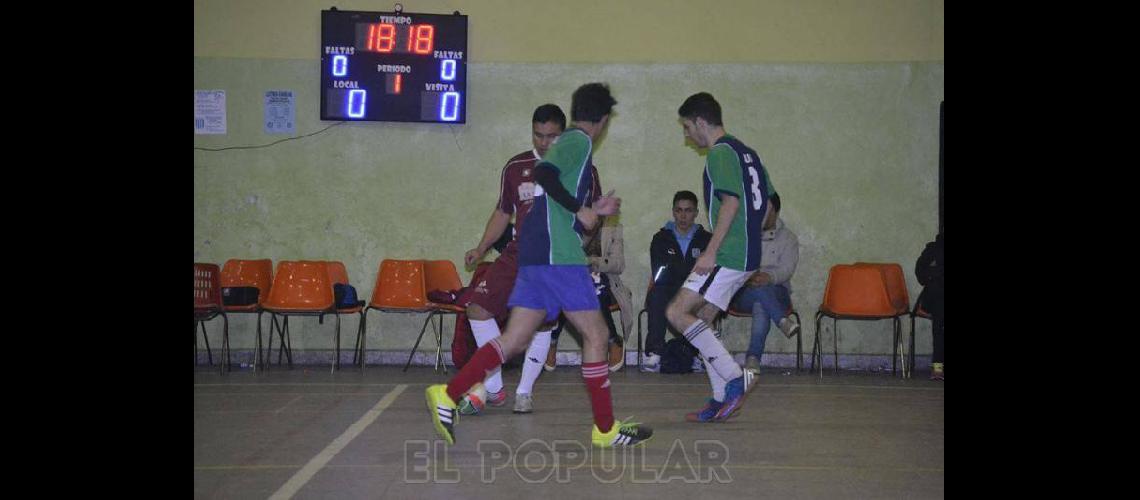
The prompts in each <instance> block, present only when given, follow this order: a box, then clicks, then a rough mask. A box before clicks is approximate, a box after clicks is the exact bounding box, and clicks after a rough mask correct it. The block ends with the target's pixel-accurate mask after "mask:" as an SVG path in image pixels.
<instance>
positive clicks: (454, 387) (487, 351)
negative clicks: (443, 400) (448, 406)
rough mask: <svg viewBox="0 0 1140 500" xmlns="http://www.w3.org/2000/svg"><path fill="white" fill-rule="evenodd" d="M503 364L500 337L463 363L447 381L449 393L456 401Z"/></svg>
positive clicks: (492, 340)
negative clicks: (461, 367)
mask: <svg viewBox="0 0 1140 500" xmlns="http://www.w3.org/2000/svg"><path fill="white" fill-rule="evenodd" d="M502 365H503V350H502V348H500V347H499V340H498V339H491V340H490V341H488V342H487V343H486V344H483V347H480V348H479V350H478V351H475V354H474V355H473V356H471V359H470V360H469V361H467V364H466V365H463V369H462V370H459V373H456V374H455V376H454V377H452V378H451V381H450V382H448V383H447V395H448V396H451V400H452V401H455V402H456V403H458V402H459V400H460V399H461V398H462V397H463V395H464V394H467V391H469V390H471V387H473V386H474V385H475V384H478V383H479V382H482V381H483V379H485V378H487V375H488V374H489V373H491V372H493V371H495V369H496V368H498V367H500V366H502Z"/></svg>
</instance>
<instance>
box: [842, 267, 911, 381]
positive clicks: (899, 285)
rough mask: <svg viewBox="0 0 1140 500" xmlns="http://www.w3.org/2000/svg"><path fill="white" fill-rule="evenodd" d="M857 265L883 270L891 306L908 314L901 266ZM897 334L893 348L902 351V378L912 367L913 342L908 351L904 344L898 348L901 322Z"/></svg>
mask: <svg viewBox="0 0 1140 500" xmlns="http://www.w3.org/2000/svg"><path fill="white" fill-rule="evenodd" d="M855 265H857V266H874V267H878V268H879V270H880V271H882V272H883V277H884V278H885V280H886V282H887V294H888V295H889V296H890V297H891V307H894V308H895V309H896V310H897V309H900V308H901V309H905V310H906V311H907V314H908V315H909V314H910V309H911V308H910V294H909V293H908V292H907V287H906V277H905V275H904V274H903V270H902V266H900V265H898V264H895V263H880V262H856V263H855ZM898 335H899V336H898V337H896V338H895V350H896V352H897V351H900V350H901V351H903V356H902V357H901V358H899V359H902V361H903V363H902V365H903V378H910V375H911V371H912V370H913V369H914V357H913V356H914V342H913V340H912V342H911V344H910V350H909V351H908V350H907V349H906V348H905V346H904V347H903V348H901V349H900V348H899V346H900V345H901V342H902V338H901V335H902V324H901V323H900V324H899V334H898ZM910 336H911V338H912V339H913V338H914V325H913V324H911V329H910ZM907 352H910V359H909V362H908V359H907ZM894 373H895V370H894V358H892V359H891V374H892V375H894Z"/></svg>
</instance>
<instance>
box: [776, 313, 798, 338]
mask: <svg viewBox="0 0 1140 500" xmlns="http://www.w3.org/2000/svg"><path fill="white" fill-rule="evenodd" d="M776 326H778V327H780V331H781V332H784V335H787V336H788V338H792V337H795V336H796V334H797V333H800V324H799V323H796V322H795V320H793V319H792V317H791V316H787V317H785V318H784V319H781V320H780V323H779V324H778V325H776Z"/></svg>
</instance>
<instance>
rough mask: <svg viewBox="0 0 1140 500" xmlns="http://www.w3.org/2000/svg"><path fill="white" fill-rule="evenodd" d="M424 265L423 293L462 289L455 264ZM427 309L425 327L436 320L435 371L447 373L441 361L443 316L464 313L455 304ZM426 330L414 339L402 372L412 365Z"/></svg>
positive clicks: (437, 262)
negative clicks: (428, 310) (441, 369)
mask: <svg viewBox="0 0 1140 500" xmlns="http://www.w3.org/2000/svg"><path fill="white" fill-rule="evenodd" d="M423 265H424V291H425V292H424V293H425V294H426V293H427V291H428V290H458V289H460V288H463V282H462V281H460V280H459V272H458V271H456V270H455V264H454V263H452V262H451V261H450V260H425V261H423ZM427 305H428V307H430V308H431V312H430V313H428V317H427V320H425V321H424V326H425V327H426V326H427V324H428V322H430V321H431V320H432V319H433V318H438V319H439V321H438V322H437V323H433V324H434V325H436V329H435V332H436V333H435V369H436V370H439V368H440V367H441V366H442V367H443V372H444V373H447V364H446V363H444V361H443V316H444V315H447V314H452V315H458V314H459V313H461V312H463V311H464V308H463V307H460V306H458V305H455V304H437V303H434V302H430V301H429V302H428V303H427ZM425 331H426V329H420V336H419V338H417V339H416V343H415V345H414V346H412V352H411V353H410V354H409V355H408V362H407V363H405V364H404V371H407V370H408V367H409V366H411V364H412V359H413V358H414V357H415V355H416V349H418V348H419V347H420V341H421V340H422V339H423V338H424V332H425Z"/></svg>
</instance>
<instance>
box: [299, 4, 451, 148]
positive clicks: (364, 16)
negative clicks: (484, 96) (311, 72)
mask: <svg viewBox="0 0 1140 500" xmlns="http://www.w3.org/2000/svg"><path fill="white" fill-rule="evenodd" d="M448 12H451V10H450V9H449V10H448ZM467 17H468V16H464V15H462V14H459V13H458V12H456V13H454V14H451V13H449V14H422V13H412V12H372V11H353V10H338V9H336V8H332V9H330V10H322V11H321V38H320V42H321V45H320V64H319V66H318V67H319V68H321V71H320V106H319V108H320V119H321V120H329V121H335V120H351V121H376V122H415V123H446V124H449V125H459V124H463V123H467V96H466V94H467V69H468V65H467V61H468V60H469V59H470V54H468V52H467V28H468V26H467V25H468V22H467Z"/></svg>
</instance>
